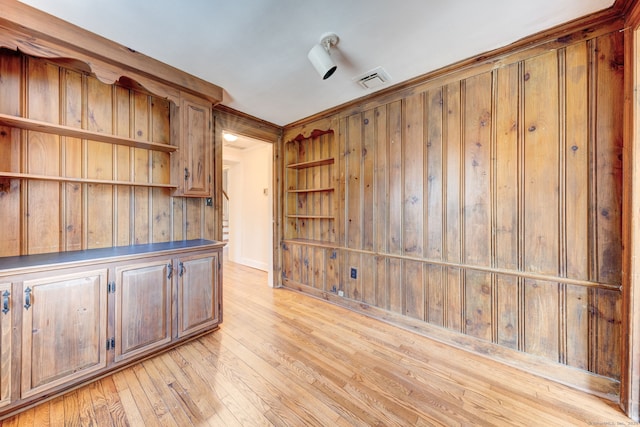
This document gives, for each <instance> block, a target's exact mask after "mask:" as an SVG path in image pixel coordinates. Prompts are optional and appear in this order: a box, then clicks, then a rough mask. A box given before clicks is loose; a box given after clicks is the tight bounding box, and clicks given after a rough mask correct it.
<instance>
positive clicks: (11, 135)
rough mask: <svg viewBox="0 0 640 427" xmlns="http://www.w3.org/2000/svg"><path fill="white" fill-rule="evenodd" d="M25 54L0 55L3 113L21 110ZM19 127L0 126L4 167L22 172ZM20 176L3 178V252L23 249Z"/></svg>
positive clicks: (1, 164) (0, 156) (0, 155)
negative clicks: (23, 55) (18, 177)
mask: <svg viewBox="0 0 640 427" xmlns="http://www.w3.org/2000/svg"><path fill="white" fill-rule="evenodd" d="M22 61H23V58H22V57H20V56H19V55H17V54H6V55H0V113H4V114H14V115H17V114H20V113H21V108H22V106H21V104H20V99H21V91H20V87H21V79H22V76H23V73H22ZM21 137H22V133H21V132H20V131H19V130H17V129H12V128H8V127H4V126H0V168H2V170H7V171H11V172H20V168H21V164H20V154H21V150H20V139H21ZM20 185H21V182H20V180H17V179H8V178H0V218H2V221H3V230H2V233H1V234H0V256H8V255H14V254H17V253H20V251H21V242H22V240H21V230H22V226H21V225H22V215H21V204H20V201H21V199H20V193H21V192H20Z"/></svg>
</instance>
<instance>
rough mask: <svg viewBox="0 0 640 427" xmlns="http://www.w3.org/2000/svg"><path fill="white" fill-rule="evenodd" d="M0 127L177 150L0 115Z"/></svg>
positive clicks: (100, 133) (162, 149)
mask: <svg viewBox="0 0 640 427" xmlns="http://www.w3.org/2000/svg"><path fill="white" fill-rule="evenodd" d="M0 126H8V127H14V128H19V129H24V130H30V131H35V132H44V133H49V134H54V135H59V136H67V137H71V138H80V139H88V140H91V141H98V142H106V143H108V144H115V145H124V146H127V147H134V148H143V149H147V150H154V151H162V152H166V153H170V152H173V151H176V150H177V148H176V146H174V145H170V144H160V143H157V142H148V141H139V140H137V139H131V138H127V137H122V136H116V135H111V134H108V133H102V132H94V131H90V130H86V129H79V128H74V127H71V126H65V125H58V124H53V123H48V122H43V121H39V120H33V119H27V118H24V117H18V116H11V115H8V114H0Z"/></svg>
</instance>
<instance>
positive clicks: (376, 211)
mask: <svg viewBox="0 0 640 427" xmlns="http://www.w3.org/2000/svg"><path fill="white" fill-rule="evenodd" d="M387 121H388V114H387V106H382V107H378V108H376V110H375V126H376V131H375V132H376V140H375V145H374V148H375V153H374V155H375V162H374V171H373V173H374V178H373V179H374V184H373V185H374V195H373V198H374V208H373V218H374V221H373V223H374V230H373V233H374V235H373V239H374V250H375V251H377V252H381V253H386V252H387V251H388V248H389V239H388V238H387V230H388V227H389V225H388V224H389V187H388V186H389V165H388V162H389V131H388V126H387Z"/></svg>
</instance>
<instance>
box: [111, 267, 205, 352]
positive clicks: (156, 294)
mask: <svg viewBox="0 0 640 427" xmlns="http://www.w3.org/2000/svg"><path fill="white" fill-rule="evenodd" d="M172 271H173V264H172V260H171V258H168V257H162V258H160V259H158V260H153V261H145V262H143V263H135V264H132V265H126V266H123V267H118V268H116V280H115V282H112V284H111V286H113V285H114V284H115V300H116V301H115V308H116V331H115V335H114V336H113V341H114V346H115V348H114V350H115V360H116V361H117V362H118V361H120V360H123V359H126V358H129V357H135V356H136V355H139V354H142V353H145V352H149V351H151V350H153V349H154V348H157V347H160V346H162V345H165V344H167V343H168V342H170V341H171V279H172V273H171V272H172ZM204 280H207V281H208V283H209V286H211V276H209V277H206V278H204ZM110 339H111V338H110Z"/></svg>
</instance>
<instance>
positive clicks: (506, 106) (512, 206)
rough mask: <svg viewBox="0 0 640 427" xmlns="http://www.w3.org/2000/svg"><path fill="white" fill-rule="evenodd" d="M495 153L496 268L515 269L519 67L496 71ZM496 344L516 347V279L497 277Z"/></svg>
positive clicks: (517, 321) (517, 223)
mask: <svg viewBox="0 0 640 427" xmlns="http://www.w3.org/2000/svg"><path fill="white" fill-rule="evenodd" d="M496 73H497V75H496V80H497V83H496V84H497V88H496V97H497V99H496V120H495V127H496V150H495V170H494V179H495V187H494V188H495V209H496V211H495V221H496V224H495V265H496V267H498V268H504V269H511V270H517V269H518V262H519V261H518V260H519V250H520V245H519V240H518V239H519V230H520V228H519V220H518V219H519V209H518V207H519V206H518V195H519V179H518V173H519V169H518V168H519V164H518V155H519V142H520V141H519V134H520V123H519V111H518V107H519V102H520V101H519V99H518V94H519V92H520V80H519V79H520V77H519V66H518V64H513V65H510V66H508V67H505V68H500V69H499V70H497V71H496ZM496 291H497V295H496V298H497V311H498V312H497V316H496V321H497V325H496V330H497V334H496V335H497V336H496V341H497V343H498V344H500V345H503V346H505V347H509V348H513V349H517V348H518V345H519V334H518V331H519V328H520V324H519V311H520V310H519V298H518V294H519V291H518V280H517V278H516V277H513V276H497V277H496Z"/></svg>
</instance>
